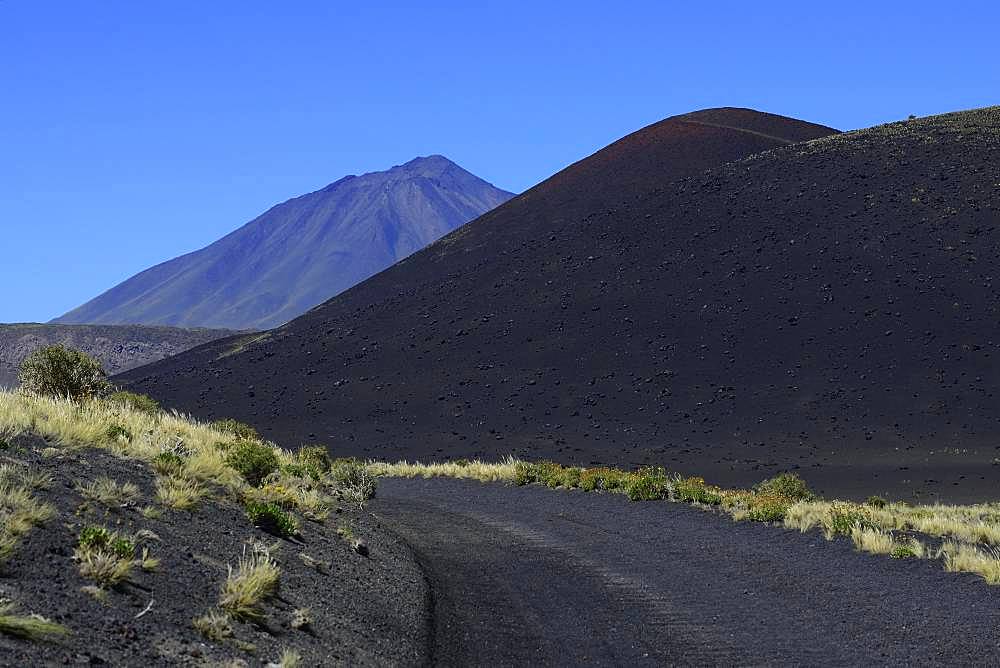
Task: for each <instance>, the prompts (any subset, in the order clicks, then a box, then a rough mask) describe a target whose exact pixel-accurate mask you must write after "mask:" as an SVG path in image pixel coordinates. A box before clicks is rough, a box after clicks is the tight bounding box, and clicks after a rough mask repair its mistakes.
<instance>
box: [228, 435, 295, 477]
mask: <svg viewBox="0 0 1000 668" xmlns="http://www.w3.org/2000/svg"><path fill="white" fill-rule="evenodd" d="M280 463H281V462H280V461H279V460H278V454H277V453H276V452H275V451H274V447H272V446H270V445H268V444H266V443H263V442H261V441H256V440H240V441H239V442H237V443H236V444H235V445H234V446H233V447H232V448H231V449H230V450H229V452H228V454H227V455H226V464H228V465H229V466H230V467H232V468H234V469H235V470H236V471H238V472H239V474H240V475H242V476H243V478H244V480H246V481H247V482H248V483H250V484H251V485H253V486H254V487H260V485H261V483H262V482H263V481H264V478H266V477H267V476H269V475H271V474H272V473H274V472H275V471H276V470H278V466H279V465H280Z"/></svg>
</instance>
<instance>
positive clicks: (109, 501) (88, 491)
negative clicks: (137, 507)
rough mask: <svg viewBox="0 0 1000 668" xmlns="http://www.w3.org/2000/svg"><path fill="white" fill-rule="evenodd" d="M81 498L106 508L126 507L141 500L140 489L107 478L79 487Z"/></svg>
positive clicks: (102, 477)
mask: <svg viewBox="0 0 1000 668" xmlns="http://www.w3.org/2000/svg"><path fill="white" fill-rule="evenodd" d="M77 491H78V492H80V496H82V497H83V498H85V499H87V500H88V501H94V502H96V503H100V504H103V505H105V506H125V505H129V504H131V503H134V502H135V500H136V499H138V498H139V488H138V487H136V486H135V485H134V484H132V483H130V482H125V483H119V482H117V481H115V480H112V479H111V478H108V477H106V476H101V477H99V478H97V479H95V480H92V481H91V482H89V483H87V484H84V485H78V486H77Z"/></svg>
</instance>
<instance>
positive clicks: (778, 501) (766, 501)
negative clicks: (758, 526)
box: [745, 493, 795, 522]
mask: <svg viewBox="0 0 1000 668" xmlns="http://www.w3.org/2000/svg"><path fill="white" fill-rule="evenodd" d="M793 503H795V502H794V501H793V500H792V499H789V498H788V497H786V496H781V495H780V494H761V493H757V494H753V495H751V496H750V497H749V501H748V506H747V509H746V515H745V517H746V519H748V520H750V521H752V522H780V521H782V520H784V519H785V513H787V512H788V509H789V508H791V507H792V504H793Z"/></svg>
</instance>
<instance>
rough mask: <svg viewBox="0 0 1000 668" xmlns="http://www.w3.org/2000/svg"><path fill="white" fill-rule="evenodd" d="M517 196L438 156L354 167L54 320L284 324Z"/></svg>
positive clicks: (235, 326)
mask: <svg viewBox="0 0 1000 668" xmlns="http://www.w3.org/2000/svg"><path fill="white" fill-rule="evenodd" d="M511 197H513V195H512V194H511V193H508V192H505V191H503V190H500V189H498V188H495V187H493V186H492V185H490V184H489V183H487V182H486V181H483V180H482V179H480V178H478V177H476V176H474V175H473V174H470V173H469V172H467V171H465V170H464V169H462V168H461V167H459V166H458V165H456V164H455V163H453V162H451V161H450V160H448V159H446V158H444V157H442V156H439V155H434V156H430V157H427V158H417V159H415V160H411V161H410V162H408V163H406V164H405V165H399V166H397V167H393V168H392V169H390V170H388V171H385V172H374V173H371V174H364V175H362V176H348V177H345V178H343V179H340V180H339V181H337V182H336V183H332V184H330V185H329V186H327V187H326V188H323V189H322V190H318V191H316V192H314V193H310V194H308V195H303V196H302V197H296V198H295V199H291V200H288V201H287V202H284V203H283V204H279V205H278V206H275V207H273V208H272V209H270V210H269V211H267V212H266V213H264V214H263V215H261V216H259V217H258V218H256V219H254V220H252V221H250V222H249V223H247V224H246V225H244V226H243V227H241V228H240V229H238V230H236V231H235V232H233V233H231V234H229V235H227V236H225V237H223V238H222V239H220V240H219V241H216V242H215V243H213V244H211V245H210V246H207V247H206V248H203V249H201V250H199V251H196V252H194V253H189V254H188V255H184V256H181V257H178V258H175V259H173V260H170V261H169V262H165V263H163V264H160V265H157V266H155V267H152V268H151V269H147V270H146V271H144V272H142V273H140V274H137V275H136V276H133V277H132V278H130V279H128V280H127V281H125V282H124V283H121V284H120V285H117V286H115V287H114V288H112V289H111V290H109V291H107V292H105V293H104V294H102V295H100V296H99V297H97V298H95V299H93V300H91V301H90V302H87V303H86V304H84V305H83V306H80V307H79V308H76V309H74V310H73V311H70V312H69V313H67V314H66V315H64V316H62V317H61V318H57V319H56V320H55V321H53V322H61V323H105V324H107V323H144V324H154V325H181V326H187V327H192V326H196V327H225V328H229V329H265V328H268V327H275V326H276V325H280V324H282V323H285V322H288V321H289V320H291V319H292V318H294V317H296V316H298V315H301V314H302V313H305V312H306V311H307V310H309V309H310V308H312V307H313V306H316V305H317V304H320V303H322V302H324V301H326V300H327V299H329V298H330V297H332V296H334V295H336V294H338V293H340V292H342V291H344V290H346V289H347V288H349V287H351V286H352V285H355V284H357V283H359V282H361V281H363V280H364V279H366V278H368V277H369V276H371V275H372V274H375V273H377V272H379V271H382V270H383V269H385V268H386V267H388V266H390V265H391V264H393V263H394V262H397V261H398V260H400V259H402V258H404V257H406V256H407V255H409V254H410V253H412V252H414V251H416V250H419V249H421V248H423V247H424V246H426V245H427V244H429V243H431V242H432V241H435V240H437V239H439V238H441V237H442V236H444V235H445V234H447V233H448V232H451V231H452V230H454V229H455V228H456V227H458V226H459V225H463V224H465V223H467V222H468V221H470V220H472V219H473V218H475V217H477V216H479V215H480V214H482V213H485V212H486V211H489V210H490V209H492V208H494V207H495V206H497V205H499V204H501V203H503V202H506V201H507V200H508V199H510V198H511Z"/></svg>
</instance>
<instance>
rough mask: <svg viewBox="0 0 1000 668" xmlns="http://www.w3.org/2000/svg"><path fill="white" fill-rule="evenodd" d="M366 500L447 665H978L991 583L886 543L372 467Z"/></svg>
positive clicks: (987, 646) (989, 637) (436, 656)
mask: <svg viewBox="0 0 1000 668" xmlns="http://www.w3.org/2000/svg"><path fill="white" fill-rule="evenodd" d="M381 490H382V491H381V494H380V497H379V499H378V500H377V501H376V503H375V504H374V505H373V509H374V511H375V513H376V514H377V515H379V516H380V517H381V518H382V519H383V520H384V521H385V522H386V523H387V524H388V525H389V526H391V527H394V528H395V529H396V530H397V531H398V532H399V533H400V534H401V535H402V536H404V537H405V538H406V539H408V540H409V541H411V542H412V544H413V546H414V548H415V549H416V551H417V554H418V556H419V558H420V559H421V562H422V564H423V566H424V567H425V568H426V569H427V571H428V575H429V578H430V581H431V585H432V588H433V600H434V608H433V609H434V643H433V648H432V657H433V661H434V663H435V664H437V665H448V666H499V665H503V666H514V665H533V666H563V665H600V666H604V665H608V666H612V665H614V666H624V665H640V666H664V665H683V666H691V665H697V666H702V665H705V666H708V665H717V666H750V665H752V666H764V665H767V666H778V665H781V666H785V665H788V666H792V665H794V666H883V665H892V666H907V665H919V666H930V665H933V666H945V665H948V666H981V665H995V664H996V663H997V660H998V650H1000V605H998V604H1000V594H998V589H997V588H996V587H990V586H988V585H986V584H985V583H984V582H983V581H982V580H981V579H979V578H977V577H975V576H972V575H968V574H953V573H946V572H944V571H943V569H942V567H941V564H940V562H934V561H926V560H921V561H917V560H911V561H898V560H893V559H888V558H886V557H876V556H872V555H867V554H861V553H858V552H855V551H854V549H853V547H852V546H851V543H850V541H848V540H846V539H841V540H837V541H834V542H832V543H828V542H827V541H825V540H824V539H823V537H822V536H821V535H819V534H817V533H809V534H800V533H798V532H796V531H789V530H785V529H782V528H778V527H772V526H767V525H762V524H757V523H733V522H732V521H730V520H729V519H728V518H726V517H723V516H721V515H717V514H714V513H706V512H704V511H700V510H697V509H694V508H691V507H689V506H684V505H677V504H670V503H667V502H641V503H630V502H629V501H628V500H626V499H625V498H624V497H622V496H619V495H608V494H600V493H585V492H580V491H562V490H557V491H554V490H549V489H545V488H542V487H539V486H532V487H524V488H514V487H505V486H502V485H496V484H492V485H483V484H480V483H476V482H466V481H456V480H441V479H439V480H423V479H415V480H386V481H384V483H383V485H382V487H381Z"/></svg>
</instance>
